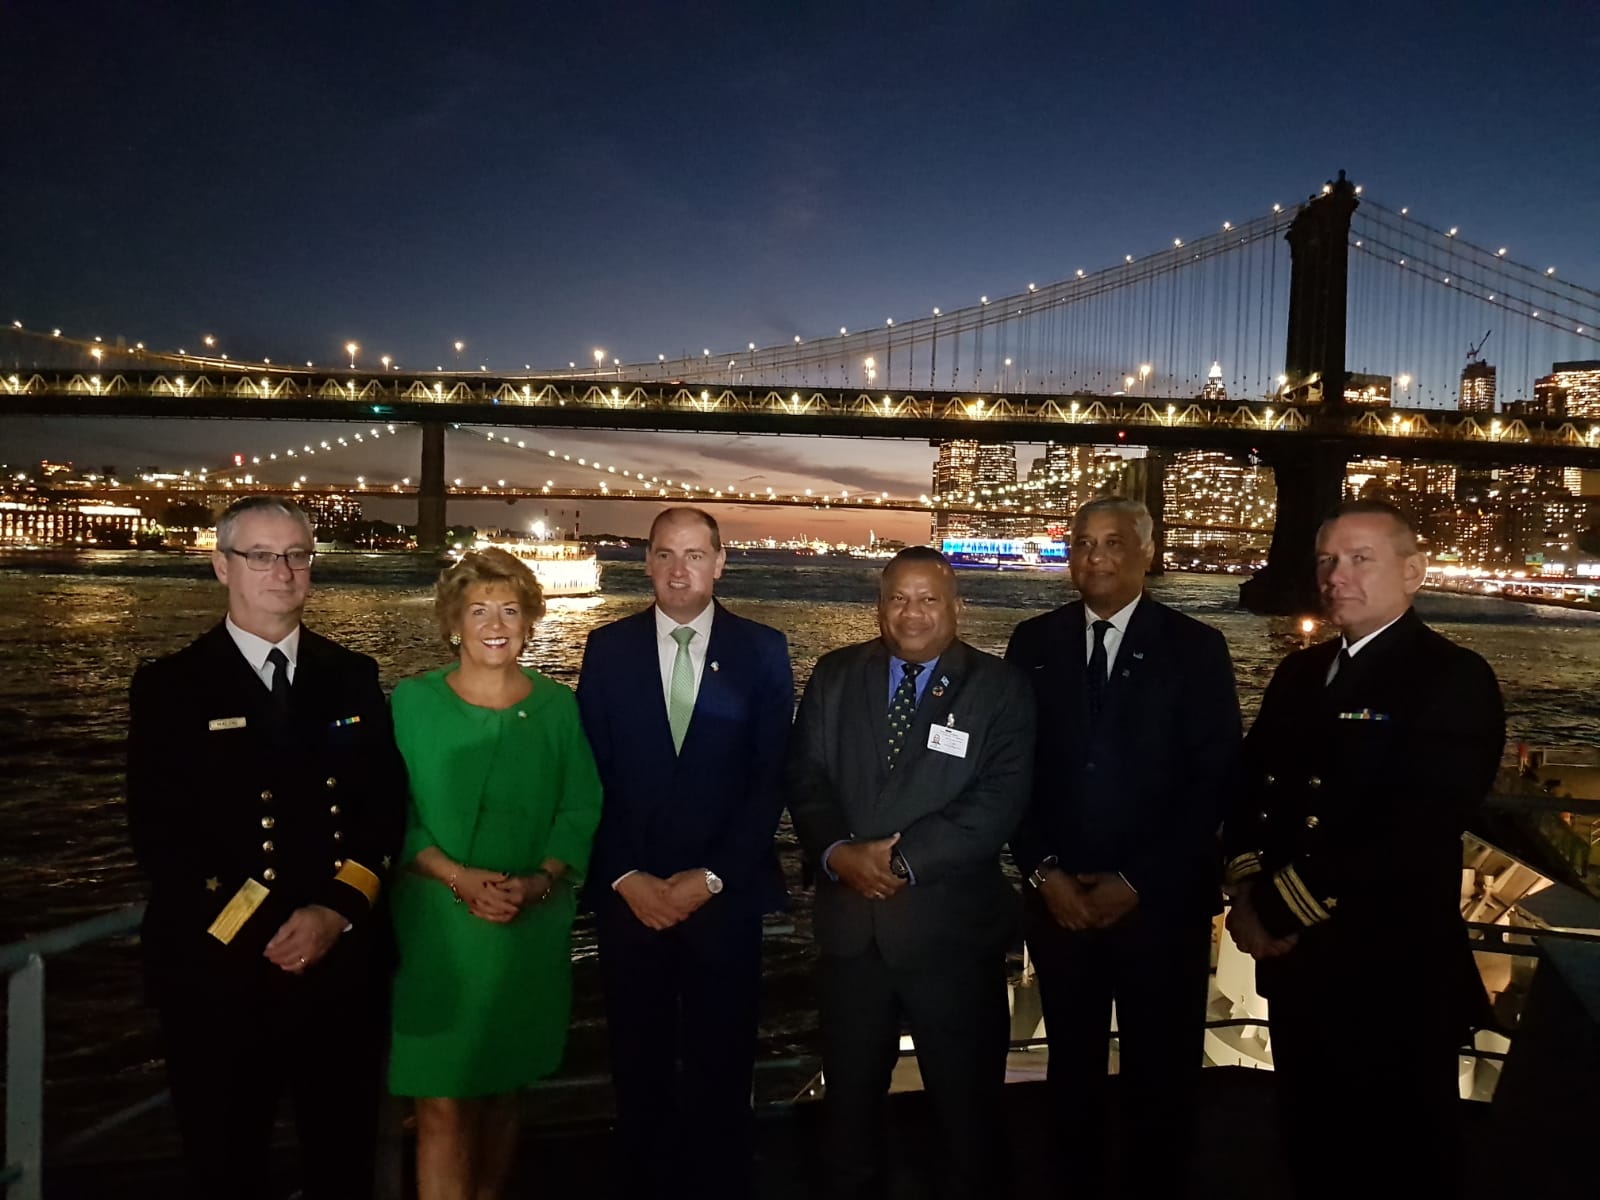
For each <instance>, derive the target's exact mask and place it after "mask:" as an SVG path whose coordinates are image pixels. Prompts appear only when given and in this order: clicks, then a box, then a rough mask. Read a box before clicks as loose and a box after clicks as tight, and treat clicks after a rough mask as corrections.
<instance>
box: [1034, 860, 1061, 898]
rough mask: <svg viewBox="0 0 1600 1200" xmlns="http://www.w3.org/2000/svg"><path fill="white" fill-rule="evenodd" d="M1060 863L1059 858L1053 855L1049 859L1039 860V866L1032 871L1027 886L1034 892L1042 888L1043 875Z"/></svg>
mask: <svg viewBox="0 0 1600 1200" xmlns="http://www.w3.org/2000/svg"><path fill="white" fill-rule="evenodd" d="M1060 862H1061V859H1060V857H1059V856H1057V855H1054V854H1052V855H1051V856H1050V857H1049V858H1046V859H1043V860H1041V861H1040V863H1039V865H1038V866H1037V867H1035V868H1034V869H1033V874H1032V875H1029V876H1028V886H1029V887H1031V888H1033V889H1034V890H1035V891H1037V890H1038V889H1040V888H1042V887H1043V886H1044V873H1045V872H1046V871H1049V870H1051V869H1052V868H1054V867H1055V866H1056V865H1057V864H1058V863H1060Z"/></svg>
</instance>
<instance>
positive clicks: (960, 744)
mask: <svg viewBox="0 0 1600 1200" xmlns="http://www.w3.org/2000/svg"><path fill="white" fill-rule="evenodd" d="M969 736H971V735H970V734H968V733H967V731H966V730H965V729H956V728H953V727H951V726H949V725H935V726H933V727H932V728H931V729H929V730H928V749H929V750H937V751H938V752H939V753H940V754H949V755H952V756H954V757H956V758H965V757H966V756H967V738H968V737H969Z"/></svg>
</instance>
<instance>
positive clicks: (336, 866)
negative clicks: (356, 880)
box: [333, 858, 344, 871]
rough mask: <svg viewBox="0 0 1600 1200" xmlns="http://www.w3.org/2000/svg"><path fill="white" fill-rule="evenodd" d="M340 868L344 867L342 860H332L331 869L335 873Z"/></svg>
mask: <svg viewBox="0 0 1600 1200" xmlns="http://www.w3.org/2000/svg"><path fill="white" fill-rule="evenodd" d="M342 866H344V859H342V858H336V859H334V860H333V869H334V870H335V871H337V870H338V869H339V868H340V867H342Z"/></svg>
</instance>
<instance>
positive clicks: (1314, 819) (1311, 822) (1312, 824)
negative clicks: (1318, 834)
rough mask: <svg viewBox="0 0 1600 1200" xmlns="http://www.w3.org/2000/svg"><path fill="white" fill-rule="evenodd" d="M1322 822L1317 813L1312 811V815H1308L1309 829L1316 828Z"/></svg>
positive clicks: (1307, 826)
mask: <svg viewBox="0 0 1600 1200" xmlns="http://www.w3.org/2000/svg"><path fill="white" fill-rule="evenodd" d="M1320 824H1322V822H1321V821H1319V820H1318V819H1317V814H1316V813H1312V814H1311V815H1310V816H1308V817H1306V828H1307V829H1315V828H1316V827H1317V826H1318V825H1320Z"/></svg>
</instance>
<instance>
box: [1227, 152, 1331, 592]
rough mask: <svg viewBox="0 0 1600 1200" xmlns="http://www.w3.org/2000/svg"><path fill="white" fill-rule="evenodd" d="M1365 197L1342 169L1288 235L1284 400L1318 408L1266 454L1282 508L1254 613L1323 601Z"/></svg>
mask: <svg viewBox="0 0 1600 1200" xmlns="http://www.w3.org/2000/svg"><path fill="white" fill-rule="evenodd" d="M1358 204H1360V201H1359V200H1357V199H1356V189H1355V186H1354V185H1353V184H1352V183H1350V181H1349V180H1347V179H1346V178H1345V177H1344V172H1343V171H1340V172H1339V178H1338V179H1337V180H1336V181H1334V182H1331V183H1329V184H1328V186H1327V188H1325V189H1324V191H1323V193H1322V195H1320V196H1316V197H1313V198H1312V199H1311V200H1310V201H1308V202H1307V203H1306V204H1305V205H1304V206H1303V207H1302V208H1301V209H1300V211H1299V213H1297V214H1296V215H1295V218H1294V220H1293V221H1292V222H1291V223H1290V225H1289V231H1288V232H1287V233H1286V234H1285V235H1284V240H1285V241H1287V242H1288V243H1289V255H1290V260H1291V263H1292V266H1291V273H1290V279H1289V329H1288V338H1287V347H1286V349H1285V353H1284V373H1285V374H1286V375H1287V376H1288V382H1287V383H1286V384H1285V385H1284V399H1285V400H1286V401H1288V402H1290V403H1295V404H1303V405H1311V406H1314V408H1313V409H1312V414H1311V425H1310V428H1309V429H1308V430H1307V432H1306V434H1305V436H1304V438H1303V439H1301V440H1296V441H1295V442H1294V443H1293V444H1292V445H1287V446H1273V447H1271V448H1266V449H1265V450H1264V453H1263V455H1262V457H1263V459H1264V461H1265V462H1266V464H1267V465H1268V466H1269V467H1271V468H1272V473H1273V477H1274V479H1275V481H1276V483H1277V488H1278V511H1277V521H1276V523H1275V525H1274V527H1273V531H1272V547H1271V549H1270V550H1269V551H1268V553H1267V565H1266V567H1265V568H1264V569H1263V570H1261V571H1260V572H1258V573H1257V574H1256V575H1255V576H1253V577H1252V578H1250V579H1248V580H1246V581H1245V582H1244V584H1243V585H1242V586H1241V587H1240V588H1239V602H1240V603H1241V604H1242V605H1243V606H1244V607H1245V608H1247V609H1249V610H1250V611H1251V612H1257V613H1266V614H1274V615H1300V614H1304V613H1313V612H1316V611H1317V609H1318V607H1319V603H1318V597H1317V579H1316V551H1315V540H1316V534H1317V526H1318V525H1319V524H1321V522H1322V518H1323V517H1325V516H1326V515H1327V514H1328V512H1329V510H1331V509H1332V508H1333V507H1334V506H1335V505H1336V504H1338V503H1339V497H1340V495H1341V494H1342V491H1343V488H1344V469H1345V464H1346V462H1347V461H1348V460H1349V451H1348V449H1347V448H1346V447H1345V446H1344V445H1343V444H1342V443H1341V442H1340V440H1339V439H1338V438H1337V437H1335V436H1334V435H1333V434H1332V433H1331V431H1330V426H1331V422H1330V421H1328V420H1327V419H1326V418H1327V417H1330V416H1333V415H1335V414H1337V413H1339V411H1340V410H1341V409H1342V408H1343V407H1344V402H1345V400H1344V385H1345V313H1346V304H1347V292H1348V283H1349V265H1350V258H1349V255H1350V251H1349V243H1350V218H1351V216H1352V215H1354V213H1355V211H1356V206H1357V205H1358Z"/></svg>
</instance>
